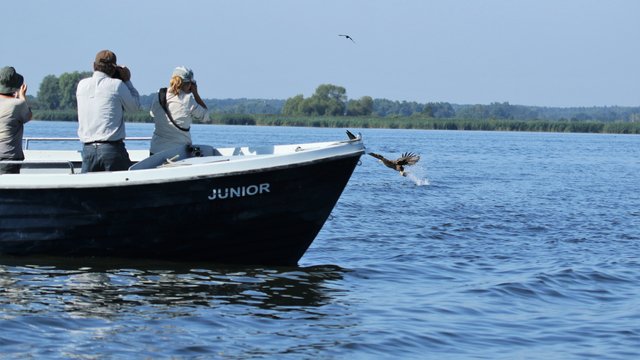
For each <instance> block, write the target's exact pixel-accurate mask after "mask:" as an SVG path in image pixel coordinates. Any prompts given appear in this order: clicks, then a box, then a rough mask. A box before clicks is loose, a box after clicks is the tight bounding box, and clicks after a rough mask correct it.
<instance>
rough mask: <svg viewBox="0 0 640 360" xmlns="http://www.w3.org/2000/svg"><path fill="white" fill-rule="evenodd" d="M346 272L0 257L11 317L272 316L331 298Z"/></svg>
mask: <svg viewBox="0 0 640 360" xmlns="http://www.w3.org/2000/svg"><path fill="white" fill-rule="evenodd" d="M345 272H346V270H344V269H342V268H340V267H338V266H335V265H318V266H310V267H299V266H293V267H269V266H240V265H222V264H211V263H184V262H167V261H151V260H140V261H138V260H136V261H133V260H127V259H112V258H100V259H96V258H90V259H86V258H55V257H28V258H26V257H8V256H0V308H5V309H10V310H9V311H10V312H13V313H14V315H19V314H23V315H24V314H27V313H28V314H34V313H38V312H42V313H55V312H64V313H72V314H73V315H74V316H86V317H95V316H98V317H106V318H110V317H116V316H119V315H122V313H127V312H133V313H138V312H139V313H143V312H144V313H145V315H146V316H151V317H154V314H155V316H160V317H162V316H165V315H166V314H167V313H171V314H172V316H176V315H178V316H179V315H180V314H181V313H183V314H184V315H188V314H189V313H191V312H192V311H194V310H197V308H199V307H207V308H211V307H228V306H241V307H242V308H244V309H245V310H243V311H247V312H249V313H254V314H257V315H259V314H260V313H264V314H265V316H271V317H272V316H277V313H279V312H287V311H299V310H300V309H305V308H309V307H311V308H317V307H321V306H323V305H326V304H329V303H332V302H333V298H334V297H335V296H338V295H339V293H340V292H341V291H344V290H339V288H340V287H336V286H332V285H331V283H333V282H336V281H338V282H339V281H340V280H342V279H343V276H344V274H345ZM34 304H39V306H34ZM40 305H45V306H40ZM4 311H7V310H4Z"/></svg>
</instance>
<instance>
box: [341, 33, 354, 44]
mask: <svg viewBox="0 0 640 360" xmlns="http://www.w3.org/2000/svg"><path fill="white" fill-rule="evenodd" d="M338 36H344V37H345V39H349V40H351V41H353V43H354V44H355V42H356V41H355V40H353V38H352V37H351V36H349V35H343V34H339V35H338Z"/></svg>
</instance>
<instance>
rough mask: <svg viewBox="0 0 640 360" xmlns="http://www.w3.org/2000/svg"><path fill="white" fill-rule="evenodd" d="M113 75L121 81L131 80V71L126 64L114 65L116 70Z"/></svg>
mask: <svg viewBox="0 0 640 360" xmlns="http://www.w3.org/2000/svg"><path fill="white" fill-rule="evenodd" d="M113 77H114V78H116V79H120V80H122V81H129V80H131V71H129V68H127V67H126V66H116V72H115V74H113Z"/></svg>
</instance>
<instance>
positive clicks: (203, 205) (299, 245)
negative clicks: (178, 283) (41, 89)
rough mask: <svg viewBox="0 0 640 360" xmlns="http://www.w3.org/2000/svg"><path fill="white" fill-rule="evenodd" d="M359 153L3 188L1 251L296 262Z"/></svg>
mask: <svg viewBox="0 0 640 360" xmlns="http://www.w3.org/2000/svg"><path fill="white" fill-rule="evenodd" d="M359 157H360V155H359V154H357V155H353V156H347V157H342V158H332V159H327V160H322V161H317V162H314V163H312V164H304V165H291V166H288V167H283V168H277V169H271V170H263V171H257V172H247V173H242V174H234V175H227V176H224V177H215V176H211V177H202V178H197V179H192V180H187V181H176V182H168V183H155V184H145V185H125V186H118V187H100V188H96V187H92V188H62V189H2V190H0V254H7V255H54V256H108V257H127V258H155V259H166V260H189V261H211V262H220V263H241V264H269V265H295V264H297V262H298V261H299V259H300V258H301V257H302V256H303V254H304V253H305V251H306V250H307V248H308V247H309V246H310V245H311V243H312V241H313V240H314V238H315V237H316V235H317V234H318V232H319V231H320V229H321V228H322V226H323V224H324V222H325V221H326V219H327V217H328V216H329V214H330V213H331V211H332V209H333V207H334V206H335V204H336V202H337V200H338V198H339V197H340V194H341V193H342V191H343V189H344V187H345V186H346V184H347V182H348V180H349V178H350V176H351V174H352V172H353V169H354V168H355V166H356V164H357V162H358V160H359ZM78 176H82V175H78Z"/></svg>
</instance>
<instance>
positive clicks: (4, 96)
mask: <svg viewBox="0 0 640 360" xmlns="http://www.w3.org/2000/svg"><path fill="white" fill-rule="evenodd" d="M26 94H27V84H25V83H24V78H23V77H22V75H20V74H18V73H17V72H16V69H14V68H13V67H11V66H5V67H3V68H2V69H0V160H24V153H23V152H22V136H23V134H24V124H25V123H26V122H27V121H29V120H31V116H32V115H31V108H29V105H28V104H27V95H26ZM18 173H20V164H1V163H0V174H18Z"/></svg>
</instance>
